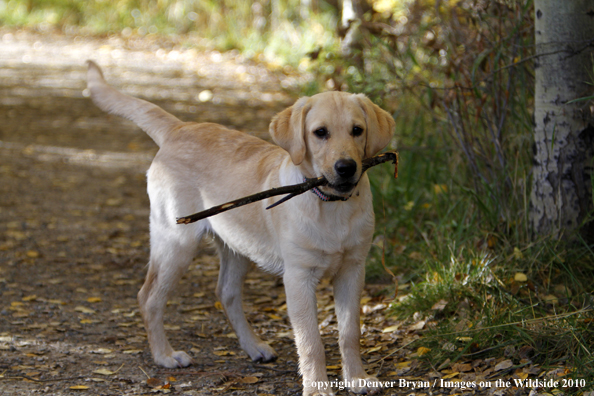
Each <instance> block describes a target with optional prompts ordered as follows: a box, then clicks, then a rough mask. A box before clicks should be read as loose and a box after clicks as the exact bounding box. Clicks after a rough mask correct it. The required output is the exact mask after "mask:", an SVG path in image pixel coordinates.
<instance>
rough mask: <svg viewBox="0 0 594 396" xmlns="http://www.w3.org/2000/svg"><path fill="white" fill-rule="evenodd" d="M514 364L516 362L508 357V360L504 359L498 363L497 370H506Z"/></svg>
mask: <svg viewBox="0 0 594 396" xmlns="http://www.w3.org/2000/svg"><path fill="white" fill-rule="evenodd" d="M513 365H514V363H513V362H512V361H511V360H510V359H507V360H504V361H503V362H500V363H498V364H497V365H496V366H495V371H500V370H505V369H508V368H510V367H511V366H513Z"/></svg>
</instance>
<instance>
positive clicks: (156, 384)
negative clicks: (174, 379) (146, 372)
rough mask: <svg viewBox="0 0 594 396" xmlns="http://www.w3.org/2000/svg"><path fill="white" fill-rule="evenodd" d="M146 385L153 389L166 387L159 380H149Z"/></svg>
mask: <svg viewBox="0 0 594 396" xmlns="http://www.w3.org/2000/svg"><path fill="white" fill-rule="evenodd" d="M146 384H147V385H148V386H150V387H151V388H156V387H159V386H163V385H165V383H164V382H163V381H161V380H160V379H159V378H148V379H147V380H146Z"/></svg>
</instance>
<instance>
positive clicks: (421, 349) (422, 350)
mask: <svg viewBox="0 0 594 396" xmlns="http://www.w3.org/2000/svg"><path fill="white" fill-rule="evenodd" d="M429 352H431V349H430V348H425V347H419V349H417V355H418V356H423V355H426V354H427V353H429Z"/></svg>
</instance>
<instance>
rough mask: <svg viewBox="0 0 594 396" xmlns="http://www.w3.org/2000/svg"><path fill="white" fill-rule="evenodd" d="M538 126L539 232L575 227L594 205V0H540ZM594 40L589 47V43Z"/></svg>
mask: <svg viewBox="0 0 594 396" xmlns="http://www.w3.org/2000/svg"><path fill="white" fill-rule="evenodd" d="M534 5H535V41H536V54H537V56H538V57H537V58H536V62H535V77H536V82H535V83H536V86H535V111H534V118H535V129H534V142H535V146H534V150H535V153H534V167H533V174H532V178H533V185H532V195H531V214H530V217H531V221H532V226H533V229H534V231H535V232H536V234H540V235H546V234H551V233H552V234H553V235H556V236H560V235H561V234H563V233H565V232H566V231H571V230H575V229H576V228H577V227H579V226H580V225H581V223H582V221H583V220H584V218H585V216H586V215H587V214H588V213H589V211H590V210H591V209H592V184H591V179H590V177H591V169H592V158H593V151H594V148H593V145H594V121H593V118H592V112H591V110H590V104H591V102H586V101H581V102H576V103H573V104H567V102H569V101H571V100H574V99H577V98H580V97H585V96H591V95H592V93H593V91H594V90H593V87H592V85H589V84H588V82H590V83H592V82H593V81H592V73H593V67H592V56H594V51H593V47H592V44H593V40H594V2H593V1H592V0H564V1H557V0H535V2H534ZM588 44H590V46H588Z"/></svg>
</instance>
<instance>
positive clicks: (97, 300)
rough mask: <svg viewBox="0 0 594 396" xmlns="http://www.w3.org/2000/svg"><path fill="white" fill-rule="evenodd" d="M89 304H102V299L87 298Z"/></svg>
mask: <svg viewBox="0 0 594 396" xmlns="http://www.w3.org/2000/svg"><path fill="white" fill-rule="evenodd" d="M87 302H90V303H98V302H101V297H89V298H87Z"/></svg>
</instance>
